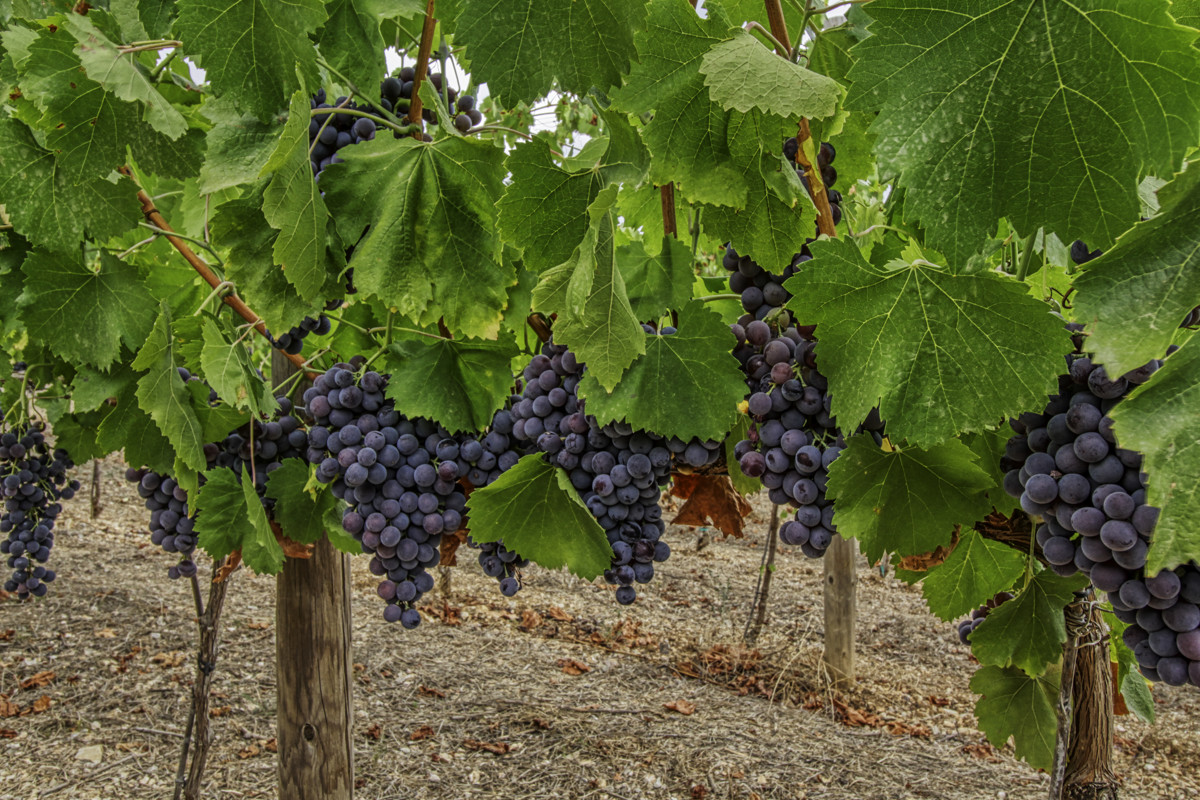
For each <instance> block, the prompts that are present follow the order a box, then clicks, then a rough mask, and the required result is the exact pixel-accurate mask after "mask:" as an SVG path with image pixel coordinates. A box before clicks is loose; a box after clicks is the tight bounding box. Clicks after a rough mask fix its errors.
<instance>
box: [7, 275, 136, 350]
mask: <svg viewBox="0 0 1200 800" xmlns="http://www.w3.org/2000/svg"><path fill="white" fill-rule="evenodd" d="M98 261H99V264H98V268H97V269H94V270H93V269H92V268H90V267H89V266H88V265H87V264H84V263H83V262H82V260H81V258H80V256H79V255H78V254H71V255H67V254H59V253H30V254H29V257H28V258H26V259H25V264H24V267H23V271H24V273H25V290H24V291H23V292H22V293H21V297H20V298H19V300H18V301H17V302H18V304H19V305H20V306H21V309H22V311H21V316H22V318H23V319H24V321H25V327H26V330H27V331H28V333H29V336H30V337H31V338H33V339H35V340H37V341H40V342H42V343H44V344H45V346H46V347H48V348H49V349H50V350H51V352H53V353H54V354H55V355H57V356H59V357H60V358H63V359H66V360H67V361H71V362H74V363H79V364H91V365H92V366H95V367H99V368H101V369H107V368H108V367H109V365H111V364H112V363H113V362H114V361H115V360H116V359H117V357H118V356H119V355H120V354H121V344H122V342H124V343H125V344H126V345H128V346H129V347H130V348H131V349H132V348H136V347H137V346H138V345H140V344H141V343H142V342H143V341H144V340H145V337H146V334H147V333H148V332H149V330H150V326H151V325H153V324H154V301H153V299H152V298H151V297H150V293H149V292H147V291H146V287H145V286H144V285H143V284H142V282H141V280H140V278H139V277H138V270H137V267H135V266H133V265H131V264H128V263H126V262H124V261H121V260H120V259H118V258H116V257H115V256H112V255H109V254H108V253H101V254H100V257H99V259H98Z"/></svg>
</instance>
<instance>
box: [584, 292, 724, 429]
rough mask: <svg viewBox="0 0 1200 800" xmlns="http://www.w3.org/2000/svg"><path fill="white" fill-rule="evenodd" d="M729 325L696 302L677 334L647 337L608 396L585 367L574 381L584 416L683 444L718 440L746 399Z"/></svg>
mask: <svg viewBox="0 0 1200 800" xmlns="http://www.w3.org/2000/svg"><path fill="white" fill-rule="evenodd" d="M734 343H735V340H734V339H733V334H732V333H731V332H730V330H729V326H728V325H726V324H725V323H724V322H722V321H721V318H720V316H718V315H717V314H715V313H713V312H712V311H709V310H708V309H706V308H705V307H704V304H703V303H701V302H700V301H698V300H693V301H691V302H689V303H688V304H687V305H686V306H684V307H683V308H682V309H681V310H680V311H679V325H678V332H677V333H673V334H670V335H667V336H659V335H655V334H647V335H646V352H645V353H644V354H643V355H641V356H639V357H638V359H637V360H636V361H634V362H633V364H631V365H630V367H629V369H627V370H626V371H625V374H624V375H622V376H621V380H620V381H619V382H618V383H617V385H616V388H615V389H613V390H612V392H611V393H606V392H605V391H604V390H603V389H602V388H601V387H600V385H599V383H598V382H597V381H596V379H595V378H593V377H592V373H591V370H590V369H589V370H588V372H586V373H585V374H584V376H583V380H582V381H580V383H579V394H580V396H581V397H583V398H584V399H586V400H587V410H588V413H589V414H592V415H594V416H595V417H596V421H597V422H598V423H600V424H601V425H604V424H606V423H609V422H613V421H616V420H625V421H626V422H628V423H629V424H630V425H632V426H633V427H634V428H635V429H637V430H648V431H654V432H655V433H658V434H661V435H663V436H678V437H679V438H680V439H683V440H684V441H687V440H688V439H691V438H692V437H698V438H700V439H721V438H722V437H723V436H724V435H725V434H726V433H727V432H728V431H729V429H730V428H731V427H732V426H733V423H734V421H735V420H736V419H737V417H738V410H737V406H738V403H739V402H740V401H741V400H742V398H744V397H745V396H746V382H745V375H743V374H742V370H741V366H740V365H739V363H738V360H737V359H736V358H734V357H733V355H732V354H731V353H730V352H729V351H730V350H731V349H732V347H733V345H734Z"/></svg>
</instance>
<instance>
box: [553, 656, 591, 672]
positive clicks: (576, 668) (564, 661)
mask: <svg viewBox="0 0 1200 800" xmlns="http://www.w3.org/2000/svg"><path fill="white" fill-rule="evenodd" d="M555 663H556V664H557V666H560V667H562V671H563V672H565V673H567V674H568V675H582V674H583V673H585V672H591V671H592V668H591V667H589V666H588V665H587V664H584V663H583V662H582V661H576V660H575V659H573V658H560V659H559V660H558V661H557V662H555Z"/></svg>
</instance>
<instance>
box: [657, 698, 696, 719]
mask: <svg viewBox="0 0 1200 800" xmlns="http://www.w3.org/2000/svg"><path fill="white" fill-rule="evenodd" d="M663 708H665V709H667V710H668V711H675V712H677V713H679V714H683V715H684V716H685V717H690V716H691V715H692V714H695V713H696V704H695V703H690V702H688V701H687V700H672V701H671V702H669V703H663Z"/></svg>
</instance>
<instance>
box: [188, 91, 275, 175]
mask: <svg viewBox="0 0 1200 800" xmlns="http://www.w3.org/2000/svg"><path fill="white" fill-rule="evenodd" d="M203 111H204V115H205V116H206V117H208V118H209V120H211V121H212V123H213V126H212V128H211V129H209V131H208V136H207V143H206V146H205V160H204V166H203V167H201V168H200V185H199V190H200V194H212V193H213V192H219V191H221V190H222V189H230V188H233V187H235V186H240V185H241V184H244V183H251V182H253V181H255V180H257V178H258V176H259V175H261V174H262V171H263V167H265V166H266V165H267V161H268V160H270V158H271V154H272V153H273V152H275V150H276V148H277V147H278V146H279V139H280V126H279V124H278V123H277V122H276V121H275V120H271V121H270V122H259V121H258V119H257V118H256V117H255V116H254V115H252V114H239V113H238V112H237V111H236V110H234V108H233V104H232V103H231V102H229V101H227V100H210V101H208V102H206V103H205V104H204V106H203Z"/></svg>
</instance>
